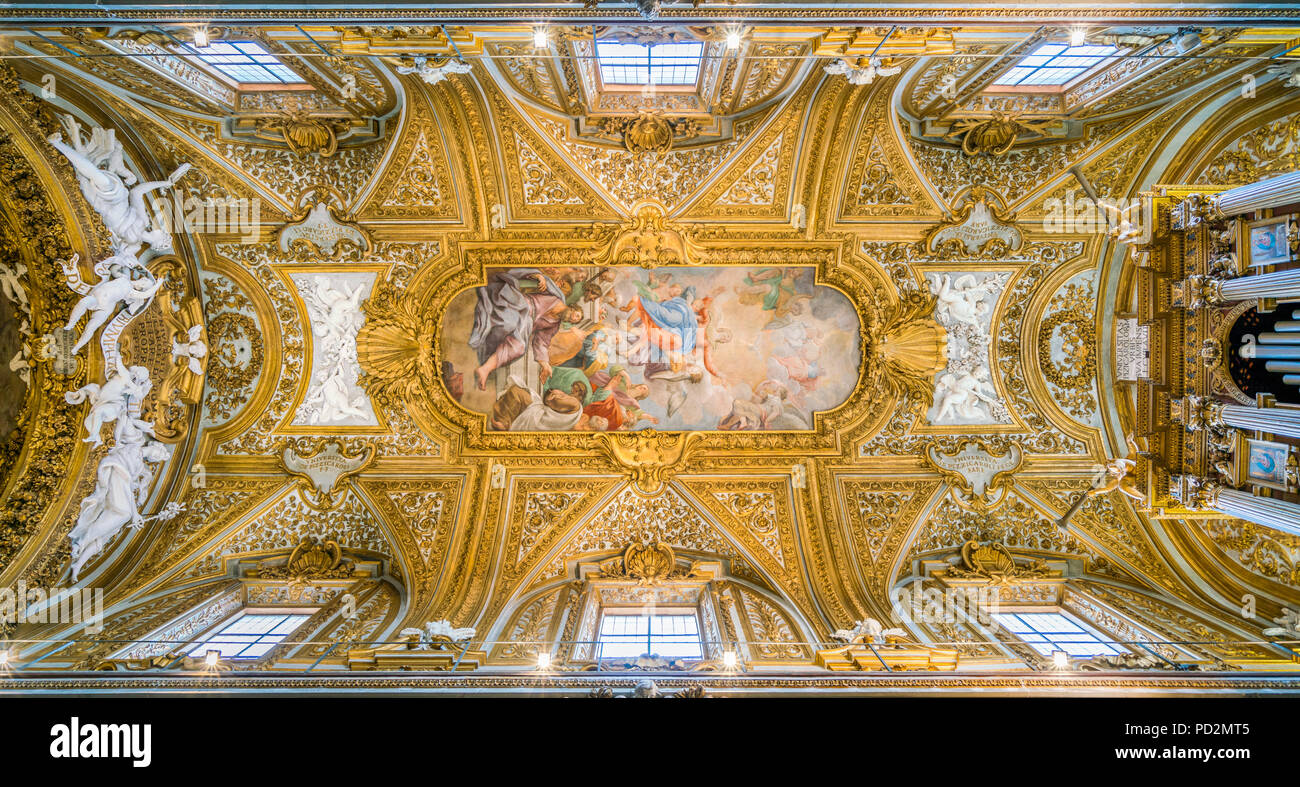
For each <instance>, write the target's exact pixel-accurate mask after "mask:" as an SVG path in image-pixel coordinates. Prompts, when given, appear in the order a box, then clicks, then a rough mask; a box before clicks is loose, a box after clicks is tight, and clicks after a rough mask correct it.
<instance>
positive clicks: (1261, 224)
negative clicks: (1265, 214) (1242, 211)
mask: <svg viewBox="0 0 1300 787" xmlns="http://www.w3.org/2000/svg"><path fill="white" fill-rule="evenodd" d="M1289 224H1290V217H1289V216H1281V217H1274V218H1271V219H1261V220H1259V221H1252V222H1250V223H1249V224H1247V225H1246V242H1247V244H1248V245H1249V248H1250V265H1251V267H1258V266H1260V265H1277V264H1279V263H1283V262H1289V261H1290V260H1291V244H1290V242H1289V241H1288V239H1287V228H1288V226H1289Z"/></svg>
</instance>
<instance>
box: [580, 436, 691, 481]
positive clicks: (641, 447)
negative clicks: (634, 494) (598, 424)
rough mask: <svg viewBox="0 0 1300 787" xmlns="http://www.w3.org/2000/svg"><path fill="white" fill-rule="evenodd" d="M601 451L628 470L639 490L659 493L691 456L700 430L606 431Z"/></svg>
mask: <svg viewBox="0 0 1300 787" xmlns="http://www.w3.org/2000/svg"><path fill="white" fill-rule="evenodd" d="M603 436H604V440H602V441H601V442H600V444H599V445H600V447H601V450H602V451H604V452H605V454H606V455H607V456H608V457H609V458H610V459H611V460H613V462H614V463H615V464H617V465H619V466H621V467H622V468H623V469H624V472H625V473H627V475H628V477H629V478H630V479H631V480H632V483H633V485H634V486H635V487H636V489H637V490H638V491H640V492H641V493H643V494H647V495H655V494H658V493H659V491H660V490H661V489H662V488H663V485H664V483H665V482H666V481H667V480H668V479H670V478H671V477H672V476H673V475H674V474H676V473H677V471H679V470H680V469H681V468H682V467H683V466H685V464H686V462H687V461H688V460H689V459H690V454H691V448H692V446H693V445H694V444H695V443H696V442H697V441H698V439H699V438H700V433H699V432H658V431H655V430H653V429H642V430H638V431H635V432H605V433H604V435H603Z"/></svg>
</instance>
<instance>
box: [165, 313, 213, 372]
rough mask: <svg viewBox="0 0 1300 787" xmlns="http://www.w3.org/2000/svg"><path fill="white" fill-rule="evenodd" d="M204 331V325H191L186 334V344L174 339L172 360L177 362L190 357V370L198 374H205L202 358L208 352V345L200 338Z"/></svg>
mask: <svg viewBox="0 0 1300 787" xmlns="http://www.w3.org/2000/svg"><path fill="white" fill-rule="evenodd" d="M202 333H203V326H202V325H191V326H190V330H189V332H188V333H187V334H186V336H185V343H184V344H181V343H180V342H178V341H176V340H175V339H172V361H173V362H176V361H179V360H180V359H181V358H188V359H189V369H190V371H191V372H194V373H195V374H198V375H201V374H203V363H202V361H201V359H202V358H203V356H205V355H207V354H208V346H207V345H206V344H204V343H203V340H202V339H200V338H199V335H200V334H202Z"/></svg>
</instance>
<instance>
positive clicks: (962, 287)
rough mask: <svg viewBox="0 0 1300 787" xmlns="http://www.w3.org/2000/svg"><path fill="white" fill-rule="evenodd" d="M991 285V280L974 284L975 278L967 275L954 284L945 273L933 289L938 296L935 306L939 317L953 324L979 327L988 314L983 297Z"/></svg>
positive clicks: (987, 307) (987, 306)
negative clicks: (946, 318) (961, 323)
mask: <svg viewBox="0 0 1300 787" xmlns="http://www.w3.org/2000/svg"><path fill="white" fill-rule="evenodd" d="M992 283H993V280H992V279H989V280H987V281H985V282H983V283H976V281H975V276H974V275H972V274H969V273H968V274H966V275H965V276H961V277H959V278H958V279H957V280H956V281H955V282H954V281H953V280H952V277H951V276H949V275H948V274H946V273H945V274H944V275H943V278H941V279H940V280H939V284H938V286H937V287H936V288H935V294H936V295H938V296H939V300H938V303H937V304H936V306H935V309H936V311H937V312H938V315H939V317H941V318H942V317H945V316H946V317H948V318H949V320H951V321H953V322H964V323H967V324H969V325H974V326H976V327H979V326H980V319H981V318H982V317H984V315H986V314H988V313H989V305H988V304H987V303H985V302H984V296H985V295H987V294H988V291H989V286H990V285H991V284H992Z"/></svg>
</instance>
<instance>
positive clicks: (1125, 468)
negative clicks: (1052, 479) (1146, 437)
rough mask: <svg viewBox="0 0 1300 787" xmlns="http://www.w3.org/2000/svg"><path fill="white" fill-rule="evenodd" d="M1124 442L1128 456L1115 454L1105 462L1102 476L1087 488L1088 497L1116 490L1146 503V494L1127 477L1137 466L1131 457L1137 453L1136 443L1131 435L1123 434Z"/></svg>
mask: <svg viewBox="0 0 1300 787" xmlns="http://www.w3.org/2000/svg"><path fill="white" fill-rule="evenodd" d="M1125 443H1126V444H1127V445H1128V450H1129V454H1128V456H1117V457H1115V458H1114V459H1112V460H1110V461H1109V462H1107V463H1106V465H1105V476H1104V478H1102V479H1099V481H1098V483H1097V485H1096V486H1094V487H1093V488H1092V489H1089V490H1088V492H1087V496H1088V497H1096V496H1097V495H1104V494H1106V493H1107V492H1116V491H1118V492H1120V493H1122V494H1124V495H1127V496H1128V497H1130V498H1132V499H1133V500H1136V501H1137V502H1139V503H1146V501H1147V496H1146V495H1144V494H1142V493H1141V492H1139V491H1138V488H1137V486H1136V485H1135V484H1134V483H1133V479H1131V478H1129V477H1128V474H1129V473H1130V472H1132V470H1133V468H1134V467H1137V462H1136V461H1135V460H1134V459H1132V458H1131V457H1133V456H1135V455H1136V454H1137V453H1138V448H1137V444H1136V443H1135V442H1134V440H1133V436H1132V435H1127V436H1125Z"/></svg>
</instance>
